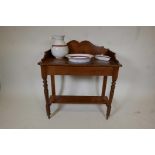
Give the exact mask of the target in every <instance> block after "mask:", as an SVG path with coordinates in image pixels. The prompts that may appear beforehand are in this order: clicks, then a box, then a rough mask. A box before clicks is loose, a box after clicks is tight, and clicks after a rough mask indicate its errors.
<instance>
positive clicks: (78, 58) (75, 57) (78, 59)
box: [66, 54, 93, 63]
mask: <svg viewBox="0 0 155 155" xmlns="http://www.w3.org/2000/svg"><path fill="white" fill-rule="evenodd" d="M66 57H67V58H68V60H69V61H70V62H74V63H87V62H89V61H90V60H91V58H92V57H93V55H91V54H67V55H66Z"/></svg>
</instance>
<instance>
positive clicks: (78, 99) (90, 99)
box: [50, 96, 108, 104]
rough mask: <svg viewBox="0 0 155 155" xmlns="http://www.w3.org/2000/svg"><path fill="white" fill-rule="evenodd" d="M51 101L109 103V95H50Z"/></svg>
mask: <svg viewBox="0 0 155 155" xmlns="http://www.w3.org/2000/svg"><path fill="white" fill-rule="evenodd" d="M50 102H51V103H68V104H69V103H71V104H72V103H75V104H77V103H84V104H90V103H92V104H107V103H108V97H107V96H104V97H103V96H50Z"/></svg>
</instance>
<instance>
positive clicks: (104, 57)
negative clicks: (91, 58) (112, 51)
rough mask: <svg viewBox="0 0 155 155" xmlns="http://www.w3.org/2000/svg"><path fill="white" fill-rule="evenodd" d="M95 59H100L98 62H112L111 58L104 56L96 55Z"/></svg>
mask: <svg viewBox="0 0 155 155" xmlns="http://www.w3.org/2000/svg"><path fill="white" fill-rule="evenodd" d="M95 58H96V59H98V60H102V61H109V60H110V57H109V56H107V55H103V54H100V55H95Z"/></svg>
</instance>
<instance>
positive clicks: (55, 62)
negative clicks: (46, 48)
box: [39, 57, 121, 67]
mask: <svg viewBox="0 0 155 155" xmlns="http://www.w3.org/2000/svg"><path fill="white" fill-rule="evenodd" d="M39 64H40V65H43V66H89V67H91V66H94V67H95V66H96V67H97V66H98V67H101V66H102V67H103V66H107V67H108V66H109V67H114V66H121V64H119V63H116V62H114V61H112V60H111V61H108V62H105V61H101V60H97V59H95V58H92V59H91V61H90V62H87V63H73V62H70V61H68V59H67V58H62V59H56V58H53V57H49V58H46V59H45V60H44V61H42V62H40V63H39Z"/></svg>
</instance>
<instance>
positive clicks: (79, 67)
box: [38, 40, 122, 119]
mask: <svg viewBox="0 0 155 155" xmlns="http://www.w3.org/2000/svg"><path fill="white" fill-rule="evenodd" d="M67 45H68V48H69V53H71V54H72V53H85V54H92V55H96V54H104V55H108V56H110V61H109V62H108V63H105V62H103V61H99V60H96V59H95V58H93V59H92V60H91V62H89V63H83V64H75V63H70V62H69V61H68V60H67V58H63V59H55V58H54V57H53V56H52V54H51V50H48V51H46V52H45V54H44V57H43V58H42V59H41V61H40V62H39V63H38V64H39V65H40V66H41V75H42V79H43V86H44V94H45V101H46V113H47V116H48V118H50V115H51V112H50V105H51V104H52V103H61V104H62V103H88V104H89V103H95V104H106V106H107V113H106V118H107V119H108V118H109V116H110V111H111V103H112V100H113V96H114V90H115V84H116V80H117V77H118V71H119V67H121V66H122V65H121V64H120V63H119V61H118V60H117V59H116V56H115V53H114V52H112V51H110V50H109V49H106V48H104V47H103V46H95V45H93V44H92V43H90V42H89V41H82V42H78V41H76V40H72V41H70V42H68V43H67ZM48 75H50V76H51V90H52V95H51V96H50V97H49V91H48V82H47V76H48ZM55 75H90V76H94V75H96V76H99V75H100V76H101V75H102V76H103V77H104V78H103V87H102V93H101V96H57V95H56V93H55ZM107 76H111V77H112V83H111V89H110V94H109V97H107V96H105V92H106V85H107ZM75 95H76V94H75Z"/></svg>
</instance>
